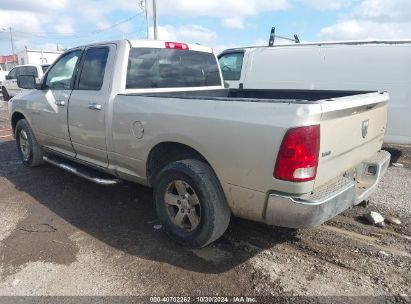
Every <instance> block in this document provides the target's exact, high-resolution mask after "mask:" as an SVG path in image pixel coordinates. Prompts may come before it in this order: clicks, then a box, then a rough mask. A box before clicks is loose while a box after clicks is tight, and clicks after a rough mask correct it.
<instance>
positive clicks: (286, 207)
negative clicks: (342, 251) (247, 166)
mask: <svg viewBox="0 0 411 304" xmlns="http://www.w3.org/2000/svg"><path fill="white" fill-rule="evenodd" d="M390 158H391V155H390V154H389V153H388V152H386V151H380V152H378V153H376V154H375V155H374V156H373V157H372V158H371V159H369V160H366V161H364V162H363V163H361V164H360V165H359V166H358V167H357V168H356V171H357V179H356V180H355V181H354V180H347V183H345V182H344V183H334V184H330V185H328V186H327V187H328V188H327V191H324V192H321V191H322V190H321V189H316V190H314V192H315V191H319V192H320V194H323V193H324V195H323V196H320V197H318V195H315V194H314V193H313V194H311V193H310V194H308V195H304V196H290V195H286V194H282V193H270V194H269V196H268V199H267V203H266V208H265V213H264V221H265V223H266V224H269V225H276V226H283V227H289V228H306V227H313V226H318V225H321V224H322V223H324V222H326V221H328V220H329V219H331V218H333V217H334V216H336V215H337V214H339V213H341V212H343V211H344V210H346V209H348V208H349V207H351V206H354V205H357V204H359V203H361V202H362V201H364V200H366V199H367V198H368V197H369V196H370V195H371V194H372V193H373V192H374V190H375V189H376V187H377V186H378V183H379V182H380V180H381V178H382V177H383V175H384V174H385V172H386V171H387V168H388V166H389V163H390ZM370 166H375V170H376V171H375V174H370V173H367V170H368V168H369V167H370ZM333 185H335V189H332V188H333ZM329 189H332V190H333V191H328V190H329ZM310 198H311V199H310Z"/></svg>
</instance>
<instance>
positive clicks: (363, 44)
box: [218, 41, 411, 144]
mask: <svg viewBox="0 0 411 304" xmlns="http://www.w3.org/2000/svg"><path fill="white" fill-rule="evenodd" d="M218 58H219V62H220V67H221V71H222V74H223V78H224V81H225V83H226V86H228V87H230V88H243V89H284V90H288V89H293V90H323V91H327V90H352V91H356V90H365V91H387V92H388V93H389V94H390V103H389V105H388V108H389V111H388V112H389V114H388V126H387V132H386V136H385V138H384V141H385V142H386V143H394V144H411V120H410V119H409V117H410V115H411V102H410V97H411V85H410V83H411V73H410V71H411V41H343V42H316V43H299V44H289V45H275V46H272V47H269V46H258V47H245V48H237V49H228V50H225V51H223V52H222V53H221V54H220V55H219V56H218Z"/></svg>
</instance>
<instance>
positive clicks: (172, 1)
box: [0, 0, 411, 55]
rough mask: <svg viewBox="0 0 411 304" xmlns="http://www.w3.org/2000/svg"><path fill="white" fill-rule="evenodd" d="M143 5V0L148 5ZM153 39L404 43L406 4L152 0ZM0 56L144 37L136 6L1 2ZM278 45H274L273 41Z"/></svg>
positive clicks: (377, 0) (122, 0)
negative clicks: (294, 38)
mask: <svg viewBox="0 0 411 304" xmlns="http://www.w3.org/2000/svg"><path fill="white" fill-rule="evenodd" d="M148 1H149V2H151V0H148ZM157 2H158V4H157V5H158V16H159V35H160V39H164V40H172V41H185V42H194V43H201V44H205V45H209V46H212V47H214V48H216V49H217V51H221V50H223V49H225V48H229V47H234V46H245V45H261V44H266V43H267V41H268V36H269V32H270V29H271V27H272V26H276V28H277V33H278V34H279V35H283V36H292V35H293V34H298V35H299V37H300V39H301V40H303V41H319V40H321V41H323V40H354V39H355V40H357V39H407V38H411V34H410V30H411V0H197V1H195V0H157ZM0 3H1V5H0V54H1V55H5V54H9V53H11V45H10V35H9V34H8V32H7V31H6V30H8V28H9V27H11V28H12V31H13V36H14V40H15V48H16V51H21V50H22V49H23V48H24V46H27V47H29V48H47V49H56V45H57V44H59V45H60V46H64V47H73V46H76V45H79V44H85V43H89V42H93V41H104V40H114V39H121V38H129V39H139V38H144V37H145V35H146V28H145V21H144V15H143V14H142V11H141V9H140V7H139V5H138V3H139V1H138V0H48V1H44V0H30V1H27V0H1V1H0ZM279 42H280V41H279Z"/></svg>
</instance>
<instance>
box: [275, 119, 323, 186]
mask: <svg viewBox="0 0 411 304" xmlns="http://www.w3.org/2000/svg"><path fill="white" fill-rule="evenodd" d="M319 153H320V126H319V125H315V126H308V127H300V128H295V129H291V130H288V132H287V133H286V134H285V136H284V139H283V142H282V143H281V147H280V151H279V153H278V156H277V163H276V165H275V170H274V177H275V178H277V179H281V180H286V181H292V182H307V181H311V180H314V179H315V176H316V175H317V166H318V155H319Z"/></svg>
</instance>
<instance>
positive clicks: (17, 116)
mask: <svg viewBox="0 0 411 304" xmlns="http://www.w3.org/2000/svg"><path fill="white" fill-rule="evenodd" d="M21 119H26V116H24V114H22V113H21V112H14V113H13V115H12V116H11V127H12V130H13V135H14V134H15V132H16V126H17V123H18V122H19V120H21Z"/></svg>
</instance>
